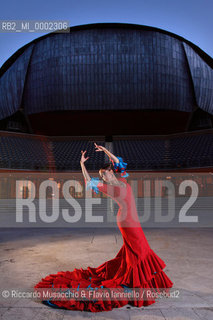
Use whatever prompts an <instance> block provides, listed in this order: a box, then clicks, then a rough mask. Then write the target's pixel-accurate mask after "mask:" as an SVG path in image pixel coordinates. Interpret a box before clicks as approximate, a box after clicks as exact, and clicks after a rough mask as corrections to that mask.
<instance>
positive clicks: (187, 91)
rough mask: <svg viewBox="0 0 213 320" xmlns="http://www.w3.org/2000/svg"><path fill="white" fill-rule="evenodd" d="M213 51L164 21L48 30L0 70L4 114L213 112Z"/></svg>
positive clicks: (0, 107) (0, 114) (1, 114)
mask: <svg viewBox="0 0 213 320" xmlns="http://www.w3.org/2000/svg"><path fill="white" fill-rule="evenodd" d="M212 66H213V63H212V58H211V57H209V56H208V55H207V54H206V53H205V52H204V51H202V50H201V49H200V48H198V47H197V46H195V45H194V44H193V43H191V42H189V41H187V40H185V39H184V38H182V37H179V36H177V35H175V34H172V33H170V32H167V31H165V30H161V29H158V28H153V27H148V26H140V25H134V24H120V23H117V24H115V23H103V24H90V25H82V26H76V27H71V28H70V30H69V33H50V34H47V35H45V36H42V37H40V38H37V39H35V40H33V41H32V42H30V43H28V44H27V45H25V46H24V47H22V48H20V49H19V50H18V51H17V52H15V53H14V54H13V55H12V56H11V57H10V58H9V59H8V60H7V61H6V62H5V63H4V65H3V66H2V68H1V70H0V119H2V118H5V117H7V116H9V115H11V114H13V113H14V112H16V111H17V110H18V109H19V108H20V107H23V108H24V110H25V112H26V113H27V114H32V113H38V112H45V111H55V110H129V109H130V110H131V109H132V110H139V109H154V110H158V109H159V110H162V109H164V110H165V109H168V110H180V111H187V112H190V111H192V110H193V109H194V107H196V106H198V107H200V108H201V109H203V110H205V111H207V112H209V113H211V114H213V71H212Z"/></svg>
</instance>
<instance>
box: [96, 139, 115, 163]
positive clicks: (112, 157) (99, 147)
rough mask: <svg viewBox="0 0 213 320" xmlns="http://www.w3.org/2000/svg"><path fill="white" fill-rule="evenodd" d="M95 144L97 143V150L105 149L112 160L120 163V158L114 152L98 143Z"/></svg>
mask: <svg viewBox="0 0 213 320" xmlns="http://www.w3.org/2000/svg"><path fill="white" fill-rule="evenodd" d="M94 144H95V147H96V148H97V150H95V151H104V152H105V153H106V154H107V155H108V157H109V158H110V159H111V160H112V161H114V162H116V163H119V159H118V158H117V157H116V156H115V155H114V154H112V153H111V152H110V151H109V150H107V149H106V148H105V147H103V146H98V145H97V144H96V143H94Z"/></svg>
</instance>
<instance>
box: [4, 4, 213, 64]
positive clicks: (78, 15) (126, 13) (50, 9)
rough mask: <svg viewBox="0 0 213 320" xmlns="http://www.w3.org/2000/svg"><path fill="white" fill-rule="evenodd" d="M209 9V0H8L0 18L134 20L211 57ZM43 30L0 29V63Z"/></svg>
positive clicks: (85, 21)
mask: <svg viewBox="0 0 213 320" xmlns="http://www.w3.org/2000/svg"><path fill="white" fill-rule="evenodd" d="M212 12H213V1H212V0H179V1H177V0H132V1H121V0H113V1H112V0H108V1H102V0H98V1H97V0H91V1H88V0H78V1H76V0H75V1H73V0H61V1H60V2H54V1H49V0H46V1H41V0H37V1H34V2H30V1H29V0H20V1H17V0H10V1H4V2H2V3H1V21H2V20H4V19H5V20H42V21H44V20H47V21H50V20H68V21H69V26H75V25H81V24H88V23H97V22H122V23H136V24H141V25H147V26H152V27H157V28H161V29H164V30H167V31H170V32H173V33H175V34H177V35H180V36H182V37H184V38H185V39H187V40H189V41H191V42H193V43H194V44H196V45H197V46H198V47H200V48H201V49H202V50H203V51H205V52H206V53H207V54H208V55H210V56H211V57H212V56H213V41H212V31H213V19H212ZM46 33H50V32H46ZM46 33H27V32H22V33H2V32H1V33H0V48H1V54H0V66H2V64H3V63H4V62H5V61H6V60H7V59H8V58H9V57H10V56H11V55H12V54H13V53H14V52H16V51H17V50H18V49H19V48H21V47H22V46H24V45H25V44H27V43H28V42H30V41H32V40H33V39H35V38H38V37H40V36H43V35H45V34H46Z"/></svg>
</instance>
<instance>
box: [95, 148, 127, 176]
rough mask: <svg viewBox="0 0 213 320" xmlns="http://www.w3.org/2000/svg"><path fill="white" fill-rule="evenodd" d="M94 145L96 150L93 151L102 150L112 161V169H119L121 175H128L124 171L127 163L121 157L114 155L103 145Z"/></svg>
mask: <svg viewBox="0 0 213 320" xmlns="http://www.w3.org/2000/svg"><path fill="white" fill-rule="evenodd" d="M94 144H95V147H96V149H97V150H95V151H104V152H105V153H106V154H107V155H108V157H109V159H110V161H111V162H112V163H113V166H114V169H115V171H116V172H117V171H120V172H121V177H123V178H126V177H128V176H129V174H128V173H127V172H126V167H127V163H126V162H124V161H123V159H122V158H121V157H116V156H115V155H114V154H112V153H111V152H110V151H109V150H107V149H106V148H105V147H103V146H98V145H97V144H96V143H94Z"/></svg>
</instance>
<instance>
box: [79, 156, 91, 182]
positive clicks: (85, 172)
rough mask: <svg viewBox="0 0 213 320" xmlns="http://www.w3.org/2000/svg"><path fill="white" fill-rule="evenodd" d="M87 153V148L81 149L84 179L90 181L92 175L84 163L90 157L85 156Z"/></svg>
mask: <svg viewBox="0 0 213 320" xmlns="http://www.w3.org/2000/svg"><path fill="white" fill-rule="evenodd" d="M85 153H86V150H85V151H82V150H81V160H80V164H81V170H82V173H83V176H84V180H85V183H87V182H89V181H90V180H91V177H90V175H89V173H88V171H87V169H86V167H85V165H84V162H85V161H87V159H89V157H87V158H85Z"/></svg>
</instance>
